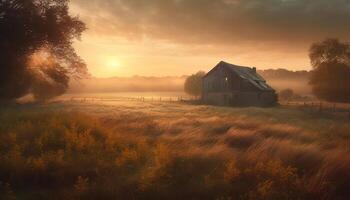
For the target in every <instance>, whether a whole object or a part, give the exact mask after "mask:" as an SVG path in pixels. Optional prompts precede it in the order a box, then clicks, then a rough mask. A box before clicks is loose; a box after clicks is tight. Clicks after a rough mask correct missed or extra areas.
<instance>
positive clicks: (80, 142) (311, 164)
mask: <svg viewBox="0 0 350 200" xmlns="http://www.w3.org/2000/svg"><path fill="white" fill-rule="evenodd" d="M0 120H1V124H0V163H1V164H0V194H1V198H4V199H6V198H7V199H14V198H17V199H222V200H226V199H349V198H350V190H349V187H350V157H349V153H350V123H349V120H348V119H347V118H346V117H343V116H333V115H330V114H326V113H316V112H306V111H303V110H298V109H290V108H284V107H276V108H227V107H213V106H195V105H187V104H182V103H165V102H137V101H134V102H130V101H128V102H127V101H113V102H112V101H111V102H103V103H102V102H94V103H53V104H48V105H21V106H8V107H3V108H1V109H0Z"/></svg>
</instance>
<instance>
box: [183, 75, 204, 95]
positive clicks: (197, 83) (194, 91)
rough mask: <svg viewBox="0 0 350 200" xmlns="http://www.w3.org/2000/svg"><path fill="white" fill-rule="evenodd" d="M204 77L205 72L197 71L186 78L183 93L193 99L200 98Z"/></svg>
mask: <svg viewBox="0 0 350 200" xmlns="http://www.w3.org/2000/svg"><path fill="white" fill-rule="evenodd" d="M204 75H205V72H202V71H199V72H197V73H196V74H192V75H191V76H189V77H187V79H186V81H185V85H184V89H185V92H186V93H187V94H190V95H193V96H195V97H198V96H200V95H201V94H202V80H203V77H204Z"/></svg>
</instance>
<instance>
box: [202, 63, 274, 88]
mask: <svg viewBox="0 0 350 200" xmlns="http://www.w3.org/2000/svg"><path fill="white" fill-rule="evenodd" d="M217 67H224V68H227V69H229V70H230V71H231V72H232V73H235V74H236V75H238V76H239V77H241V78H242V79H245V80H247V81H249V82H250V83H252V84H253V85H254V86H255V87H257V88H258V89H260V90H264V91H273V90H274V89H273V88H272V87H270V86H269V85H268V84H267V83H266V80H265V79H264V78H263V77H261V76H260V75H259V74H258V73H257V72H256V69H254V68H250V67H244V66H238V65H233V64H230V63H227V62H224V61H221V62H220V63H219V64H217V65H216V66H215V67H214V68H213V69H212V70H211V71H209V72H208V73H207V75H208V74H209V73H211V72H212V71H213V70H214V69H215V68H217ZM207 75H206V76H207Z"/></svg>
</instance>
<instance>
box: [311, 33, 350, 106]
mask: <svg viewBox="0 0 350 200" xmlns="http://www.w3.org/2000/svg"><path fill="white" fill-rule="evenodd" d="M310 59H311V64H312V66H313V71H312V73H311V78H310V84H311V86H312V91H313V93H314V94H315V95H316V96H317V97H318V98H320V99H323V100H326V101H331V102H350V87H348V86H349V85H350V79H349V78H348V74H350V45H349V44H348V43H341V42H340V41H339V40H337V39H327V40H325V41H323V42H321V43H315V44H313V45H312V46H311V48H310Z"/></svg>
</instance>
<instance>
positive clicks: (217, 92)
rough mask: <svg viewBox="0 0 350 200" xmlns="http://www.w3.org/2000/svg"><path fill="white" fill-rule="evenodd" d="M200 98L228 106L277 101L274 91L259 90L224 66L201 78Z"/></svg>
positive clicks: (257, 104)
mask: <svg viewBox="0 0 350 200" xmlns="http://www.w3.org/2000/svg"><path fill="white" fill-rule="evenodd" d="M202 84H203V93H202V100H203V102H204V103H206V104H212V105H228V106H249V105H252V106H269V105H273V104H275V103H276V101H277V95H276V94H275V92H274V91H260V90H259V89H257V88H256V87H255V86H254V85H253V84H252V83H250V82H249V81H247V80H245V79H243V78H241V77H239V76H238V75H237V74H235V73H232V72H231V71H230V70H229V69H227V68H224V67H220V66H219V67H216V69H214V70H213V71H211V72H210V74H208V75H207V76H206V77H204V79H203V83H202Z"/></svg>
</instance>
